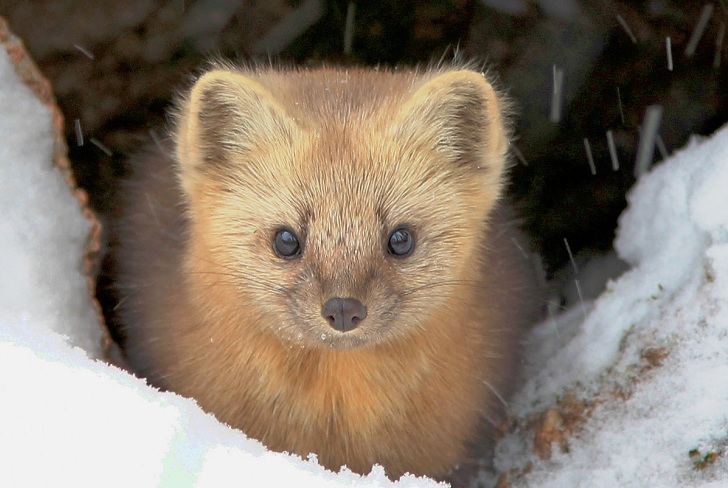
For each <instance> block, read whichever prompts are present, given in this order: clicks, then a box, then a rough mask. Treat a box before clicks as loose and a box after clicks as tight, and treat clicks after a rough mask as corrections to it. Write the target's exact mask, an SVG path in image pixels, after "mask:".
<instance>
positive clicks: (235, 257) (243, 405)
mask: <svg viewBox="0 0 728 488" xmlns="http://www.w3.org/2000/svg"><path fill="white" fill-rule="evenodd" d="M506 110H507V104H506V103H505V102H504V100H503V98H502V97H501V96H500V95H499V93H498V92H496V91H495V90H494V89H493V87H492V85H491V83H489V81H488V80H487V79H486V78H485V77H484V76H483V75H482V74H481V73H478V72H474V71H471V70H468V69H464V68H459V67H452V68H447V67H439V68H434V69H431V70H427V71H414V70H413V71H407V70H398V71H386V70H379V71H375V70H364V69H353V70H344V69H334V68H325V69H319V70H278V69H273V68H260V69H256V68H249V69H243V68H231V67H223V68H217V69H213V70H212V71H209V72H207V73H205V74H204V75H203V76H201V77H200V78H199V80H198V81H197V82H196V83H195V84H194V86H193V87H192V88H191V90H189V92H188V93H187V95H186V96H184V97H183V98H182V99H181V101H180V103H179V108H178V114H177V124H176V127H175V130H174V134H173V137H172V142H171V143H165V144H163V149H160V148H159V147H155V148H152V151H153V152H152V153H150V155H148V156H147V157H142V158H139V159H138V160H137V161H136V162H135V163H134V166H135V175H134V176H133V178H132V179H131V180H130V182H129V183H128V185H127V187H126V191H125V199H124V201H125V204H124V216H123V217H122V218H121V220H120V223H119V225H118V227H117V230H116V235H117V240H118V245H117V246H116V248H115V256H116V262H117V266H118V291H119V299H120V304H119V307H118V308H119V313H120V318H121V322H122V324H123V329H122V331H123V335H124V336H125V337H126V340H125V344H124V347H125V351H126V354H127V357H128V360H129V362H130V364H131V366H132V368H133V369H134V370H135V371H136V372H137V373H138V374H139V375H141V376H143V377H146V378H148V379H149V381H150V382H151V383H152V384H154V385H156V386H158V387H160V388H163V389H168V390H173V391H175V392H178V393H180V394H182V395H185V396H190V397H193V398H195V399H196V400H197V401H198V402H199V404H200V405H201V406H202V408H203V409H205V410H207V411H209V412H212V413H214V414H215V415H216V416H217V418H218V419H220V420H221V421H223V422H225V423H228V424H230V425H232V426H234V427H237V428H240V429H241V430H243V431H244V432H245V433H246V434H248V435H249V436H251V437H253V438H256V439H259V440H261V441H262V442H263V443H264V444H266V445H267V446H268V447H269V448H271V449H274V450H279V451H283V450H285V451H289V452H293V453H297V454H300V455H302V456H306V455H307V454H309V453H311V452H313V453H316V454H317V455H318V459H319V461H320V462H321V463H322V464H323V465H324V466H327V467H329V468H331V469H338V468H339V467H340V466H342V465H347V466H348V467H349V468H350V469H352V470H353V471H356V472H359V473H367V472H369V471H370V469H371V466H372V465H373V464H375V463H379V464H381V465H383V466H384V467H385V468H386V471H387V473H388V475H389V476H390V477H393V478H398V477H399V476H400V475H402V474H404V473H405V472H410V473H414V474H417V475H429V476H434V477H443V476H445V475H446V474H447V473H448V471H449V470H450V469H451V468H453V466H455V465H456V464H457V463H460V462H463V461H464V460H466V459H467V458H468V449H469V448H470V447H471V446H472V445H473V444H474V443H475V442H478V441H479V439H480V438H479V437H478V436H479V433H480V432H481V429H484V430H486V431H491V430H492V426H490V425H487V424H483V422H482V420H483V419H484V418H487V419H491V420H492V421H493V422H497V421H498V420H499V419H500V418H502V414H503V410H504V404H505V402H506V401H507V398H508V394H509V392H510V390H511V389H512V387H513V384H514V379H515V378H516V377H517V372H518V364H519V355H518V341H519V337H520V335H521V333H522V331H523V327H524V325H525V324H526V323H527V322H528V321H529V320H531V319H532V318H533V311H534V310H535V309H536V308H537V307H538V304H537V303H536V302H535V300H534V299H533V296H534V295H535V293H534V290H535V287H534V286H533V283H534V282H535V279H534V278H533V276H532V273H531V269H530V266H529V260H528V259H524V258H523V257H522V256H521V255H520V254H519V252H518V250H517V248H516V246H514V245H513V238H514V237H515V234H514V232H513V231H512V230H511V228H510V226H509V225H508V222H509V220H510V217H509V214H508V212H507V211H506V210H505V209H504V208H503V206H502V205H501V204H500V203H499V202H500V200H501V193H502V187H503V185H504V184H505V175H506V171H507V166H508V164H507V161H506V153H507V151H508V146H509V130H508V124H507V121H506V118H505V113H506Z"/></svg>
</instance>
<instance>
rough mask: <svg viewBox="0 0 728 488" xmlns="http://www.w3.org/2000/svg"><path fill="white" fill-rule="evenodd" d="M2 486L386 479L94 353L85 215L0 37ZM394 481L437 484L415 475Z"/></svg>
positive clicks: (47, 126) (364, 483) (44, 113)
mask: <svg viewBox="0 0 728 488" xmlns="http://www.w3.org/2000/svg"><path fill="white" fill-rule="evenodd" d="M0 107H2V110H0V256H2V268H3V269H2V272H0V486H3V487H6V486H7V487H25V486H33V487H37V486H89V487H90V486H119V487H151V486H169V487H175V488H176V487H186V486H200V487H206V486H210V487H219V486H230V485H242V486H297V487H299V486H300V487H306V486H342V485H343V486H361V487H368V486H371V487H373V486H390V485H392V483H391V482H389V481H388V480H387V479H386V477H385V475H384V473H383V471H382V470H381V468H378V467H377V468H375V469H374V470H373V471H372V473H371V474H370V475H368V476H366V477H362V476H358V475H354V474H352V473H350V472H344V473H342V474H338V475H336V474H334V473H331V472H329V471H325V470H324V469H323V468H322V467H320V466H319V465H318V464H317V463H315V462H314V461H303V460H301V459H299V458H296V457H293V456H289V455H287V454H279V453H272V452H269V451H267V450H266V449H265V448H264V447H263V446H262V445H261V444H260V443H258V442H256V441H253V440H250V439H248V438H246V437H245V436H244V435H243V434H242V433H241V432H239V431H236V430H233V429H230V428H228V427H226V426H224V425H222V424H220V423H219V422H217V421H216V420H215V419H214V417H212V416H210V415H207V414H205V413H203V412H202V411H201V410H200V409H199V408H198V407H197V405H196V404H195V403H194V401H192V400H188V399H184V398H181V397H179V396H176V395H173V394H171V393H160V392H158V391H156V390H154V389H152V388H150V387H148V386H147V385H146V384H145V383H144V382H143V381H141V380H139V379H137V378H134V377H132V376H131V375H129V374H127V373H125V372H123V371H121V370H119V369H116V368H114V367H112V366H109V365H107V364H105V363H102V362H100V361H95V360H93V359H91V358H95V357H98V356H99V355H100V340H101V332H100V330H99V327H98V324H97V323H96V312H95V309H94V307H93V304H92V303H91V301H90V299H89V298H88V288H87V287H88V285H87V282H86V279H85V277H84V276H83V274H82V272H81V270H82V265H81V257H82V255H83V251H84V249H83V247H84V244H85V241H86V237H87V234H88V232H89V224H88V222H86V221H85V220H84V218H83V217H82V214H81V211H80V210H79V206H78V203H77V201H76V200H75V199H74V198H72V197H71V195H70V192H69V189H68V187H67V185H66V183H65V182H64V180H63V178H62V177H61V175H60V173H59V172H58V171H57V170H56V169H55V168H54V167H53V165H52V162H51V161H52V149H53V148H52V144H53V143H52V136H51V130H52V124H51V116H50V113H49V111H48V110H47V109H46V108H45V107H44V106H43V105H42V104H41V103H40V102H38V101H37V100H36V99H35V97H34V95H33V94H32V92H31V91H30V90H29V89H28V88H26V87H25V85H23V84H22V83H21V82H20V80H19V79H18V78H17V76H16V74H15V72H14V69H13V66H12V63H11V61H10V59H9V57H8V56H7V54H6V52H5V51H4V50H3V49H0ZM397 485H398V486H403V487H413V486H434V485H435V483H434V482H432V481H428V480H423V479H416V478H414V477H406V478H403V479H402V480H401V481H400V482H399V483H397Z"/></svg>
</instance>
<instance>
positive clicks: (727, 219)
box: [495, 126, 728, 487]
mask: <svg viewBox="0 0 728 488" xmlns="http://www.w3.org/2000/svg"><path fill="white" fill-rule="evenodd" d="M726 189H728V126H726V127H724V128H723V129H722V130H720V131H719V132H717V133H716V134H714V135H713V136H712V137H711V138H710V139H709V140H704V141H699V140H697V139H695V140H693V141H691V142H690V144H689V145H688V147H686V148H685V149H683V150H682V151H680V152H678V153H676V154H675V155H674V156H672V157H671V158H670V159H669V160H667V161H666V162H664V163H663V164H661V165H659V166H658V167H656V168H655V169H654V170H653V171H652V172H651V173H650V174H648V175H645V176H644V177H643V178H642V179H641V180H640V181H639V183H638V184H637V185H636V187H635V188H634V189H633V190H632V191H631V192H630V195H629V197H628V200H629V208H628V210H627V211H626V212H625V213H624V214H623V215H622V217H621V219H620V222H619V229H618V237H617V240H616V242H615V247H616V250H617V252H618V254H619V256H620V257H621V258H622V259H623V260H625V261H627V262H628V263H629V264H630V265H631V266H632V268H631V269H630V270H629V271H628V272H626V273H625V274H623V275H622V276H621V277H620V278H619V279H618V280H616V281H615V282H612V283H610V284H609V286H608V289H607V291H606V292H604V293H603V294H602V295H601V296H600V297H599V298H598V299H597V300H596V301H595V302H593V303H589V304H585V308H584V309H582V307H578V306H577V307H575V308H574V309H572V310H570V311H568V312H567V313H565V314H564V315H563V316H561V317H557V318H556V320H552V321H547V322H546V323H544V324H542V325H540V326H539V327H537V328H536V330H535V331H534V333H533V335H532V337H531V339H530V343H529V346H528V351H529V352H528V358H529V365H528V371H527V378H529V380H528V382H527V384H526V385H525V387H524V388H523V389H522V391H521V392H520V393H519V394H518V395H517V397H516V398H515V399H514V401H513V403H512V405H511V408H512V411H513V414H514V416H515V420H514V423H513V425H512V428H511V433H510V434H508V435H506V436H505V438H504V439H502V440H501V441H500V442H499V444H498V446H497V455H496V460H495V463H496V467H497V469H498V471H499V472H500V473H504V474H508V477H507V478H508V481H509V482H510V483H511V484H510V486H513V487H516V486H534V487H575V486H589V487H614V486H620V487H629V486H634V487H644V486H660V487H663V486H664V487H678V486H679V487H688V486H727V485H728V452H726V450H727V448H728V193H727V192H726ZM585 314H586V317H585Z"/></svg>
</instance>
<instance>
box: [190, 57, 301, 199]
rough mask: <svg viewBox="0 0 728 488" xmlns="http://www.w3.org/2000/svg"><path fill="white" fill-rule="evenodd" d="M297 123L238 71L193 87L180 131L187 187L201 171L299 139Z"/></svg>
mask: <svg viewBox="0 0 728 488" xmlns="http://www.w3.org/2000/svg"><path fill="white" fill-rule="evenodd" d="M294 129H295V122H294V121H293V119H292V118H291V117H290V116H289V115H288V114H287V113H286V111H285V110H284V109H283V107H282V106H281V105H280V103H279V102H278V101H277V100H276V99H275V97H274V96H273V94H271V93H270V92H269V91H268V90H267V89H266V88H265V87H264V86H263V85H261V84H260V83H259V82H257V81H255V80H253V79H251V78H248V77H247V76H245V75H242V74H240V73H237V72H233V71H224V70H215V71H210V72H208V73H206V74H205V75H203V76H202V77H201V78H200V79H199V80H198V81H197V82H196V83H195V85H194V86H193V87H192V90H191V92H190V94H189V96H188V98H187V100H186V103H185V104H184V105H183V107H182V110H181V116H180V119H179V125H178V127H177V149H176V151H177V160H178V162H179V165H180V171H181V177H182V180H183V184H184V185H185V186H187V182H186V181H185V180H186V179H188V177H194V176H195V174H196V173H199V172H200V170H202V171H205V170H207V169H213V168H216V167H218V168H219V167H220V166H222V167H224V166H225V165H227V164H231V163H232V162H235V161H238V162H239V161H240V160H241V159H242V160H244V158H245V157H246V156H248V155H250V154H251V153H252V152H253V151H255V150H256V149H259V148H262V147H265V146H266V145H268V144H274V143H275V144H285V143H286V141H287V140H288V141H290V140H292V138H293V132H294Z"/></svg>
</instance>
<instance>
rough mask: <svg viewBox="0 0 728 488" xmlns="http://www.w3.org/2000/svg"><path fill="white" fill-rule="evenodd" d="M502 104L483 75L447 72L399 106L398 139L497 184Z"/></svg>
mask: <svg viewBox="0 0 728 488" xmlns="http://www.w3.org/2000/svg"><path fill="white" fill-rule="evenodd" d="M502 103H503V102H502V101H501V100H500V99H499V97H498V95H497V94H496V92H495V90H494V89H493V87H492V86H491V85H490V83H488V81H487V80H486V79H485V77H484V76H483V75H482V74H480V73H476V72H474V71H470V70H458V71H449V72H445V73H442V74H440V75H437V76H435V77H434V78H432V79H430V80H429V81H427V82H425V83H424V84H423V85H421V86H420V87H419V88H417V90H416V91H415V93H414V94H413V95H412V96H411V97H410V98H409V99H408V100H407V101H406V102H405V103H404V104H403V105H402V108H401V110H400V113H399V117H398V119H397V124H396V127H397V130H398V132H399V134H398V136H399V137H403V138H405V140H406V141H411V142H413V143H415V144H423V143H424V144H428V145H430V146H431V147H434V148H435V149H436V150H437V151H438V152H440V153H441V154H442V155H443V156H445V158H447V159H448V160H450V161H452V163H453V164H457V165H462V166H464V167H466V168H472V169H473V170H477V171H478V172H482V174H483V175H484V177H485V178H486V180H487V181H488V182H489V183H494V184H498V185H499V184H500V181H501V179H502V177H503V175H504V173H505V170H506V160H507V158H506V153H507V151H508V139H509V132H508V128H507V126H506V124H505V117H504V114H503V111H502V107H501V105H502Z"/></svg>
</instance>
